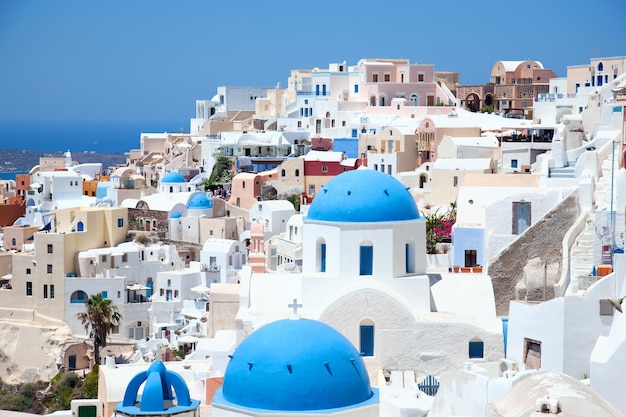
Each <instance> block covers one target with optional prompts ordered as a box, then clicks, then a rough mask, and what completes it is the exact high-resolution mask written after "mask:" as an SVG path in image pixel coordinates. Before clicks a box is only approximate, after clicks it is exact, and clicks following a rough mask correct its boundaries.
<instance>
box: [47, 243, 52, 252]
mask: <svg viewBox="0 0 626 417" xmlns="http://www.w3.org/2000/svg"><path fill="white" fill-rule="evenodd" d="M48 253H52V245H50V244H49V245H48Z"/></svg>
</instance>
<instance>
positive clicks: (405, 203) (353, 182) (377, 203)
mask: <svg viewBox="0 0 626 417" xmlns="http://www.w3.org/2000/svg"><path fill="white" fill-rule="evenodd" d="M307 218H308V219H309V220H320V221H327V222H349V223H355V222H356V223H359V222H389V221H402V220H415V219H419V218H420V215H419V212H418V211H417V205H416V204H415V201H414V200H413V197H412V196H411V194H410V193H409V192H408V191H407V189H406V187H405V186H404V185H402V183H401V182H400V181H398V180H396V179H395V178H393V177H392V176H391V175H387V174H385V173H382V172H378V171H374V170H371V169H357V170H354V171H347V172H344V173H342V174H339V175H337V176H336V177H335V178H333V179H331V180H330V181H328V183H327V184H325V185H324V187H323V188H322V189H321V190H320V192H319V193H318V194H317V195H316V196H315V198H314V199H313V202H312V203H311V207H310V208H309V214H308V216H307Z"/></svg>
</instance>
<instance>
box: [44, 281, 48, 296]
mask: <svg viewBox="0 0 626 417" xmlns="http://www.w3.org/2000/svg"><path fill="white" fill-rule="evenodd" d="M43 298H48V284H43Z"/></svg>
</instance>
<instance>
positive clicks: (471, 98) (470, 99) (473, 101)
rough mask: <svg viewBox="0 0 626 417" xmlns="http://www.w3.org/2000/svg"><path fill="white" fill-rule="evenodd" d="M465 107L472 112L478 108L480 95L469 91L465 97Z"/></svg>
mask: <svg viewBox="0 0 626 417" xmlns="http://www.w3.org/2000/svg"><path fill="white" fill-rule="evenodd" d="M465 108H466V109H467V110H469V111H473V112H477V111H478V110H480V97H478V94H476V93H471V94H468V95H467V97H465Z"/></svg>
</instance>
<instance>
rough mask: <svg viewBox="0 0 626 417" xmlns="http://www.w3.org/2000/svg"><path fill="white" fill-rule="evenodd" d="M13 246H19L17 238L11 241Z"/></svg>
mask: <svg viewBox="0 0 626 417" xmlns="http://www.w3.org/2000/svg"><path fill="white" fill-rule="evenodd" d="M11 245H13V246H15V245H17V240H16V239H15V238H13V239H11Z"/></svg>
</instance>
